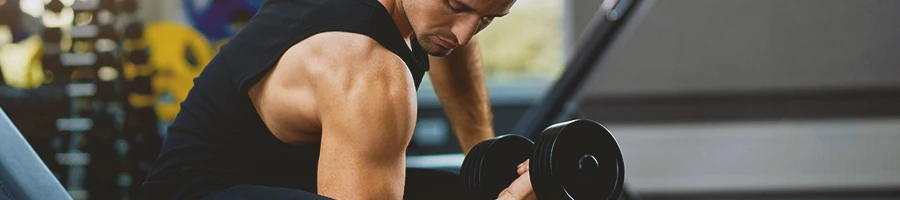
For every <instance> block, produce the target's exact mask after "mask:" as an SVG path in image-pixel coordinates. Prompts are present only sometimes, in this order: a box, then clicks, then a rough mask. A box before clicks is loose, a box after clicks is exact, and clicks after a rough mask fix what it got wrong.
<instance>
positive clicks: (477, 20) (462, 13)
mask: <svg viewBox="0 0 900 200" xmlns="http://www.w3.org/2000/svg"><path fill="white" fill-rule="evenodd" d="M515 2H516V0H403V1H402V6H403V9H404V10H405V12H406V17H407V19H408V20H409V23H410V25H411V26H412V29H413V32H414V33H415V35H416V39H417V40H418V41H419V44H420V45H422V48H423V49H425V51H427V52H428V54H430V55H432V56H446V55H447V54H449V53H450V51H452V50H453V49H455V48H456V47H459V46H463V45H466V44H468V43H469V41H470V40H471V39H472V37H473V36H475V34H476V33H478V32H479V31H481V30H482V29H484V28H485V27H487V25H488V24H490V23H491V21H492V20H494V18H496V17H502V16H503V15H506V14H507V13H509V8H510V7H512V5H513V3H515Z"/></svg>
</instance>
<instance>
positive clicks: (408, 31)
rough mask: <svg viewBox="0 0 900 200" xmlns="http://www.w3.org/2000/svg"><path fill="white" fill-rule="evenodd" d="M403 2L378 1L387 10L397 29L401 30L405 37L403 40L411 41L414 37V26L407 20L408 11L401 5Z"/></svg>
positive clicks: (398, 0) (396, 0)
mask: <svg viewBox="0 0 900 200" xmlns="http://www.w3.org/2000/svg"><path fill="white" fill-rule="evenodd" d="M402 1H403V0H378V2H379V3H381V5H384V8H386V9H387V11H388V14H390V15H391V19H393V20H394V24H396V25H397V29H399V30H400V35H403V39H407V40H409V39H410V37H412V35H413V31H412V26H411V25H410V24H409V20H407V18H406V11H404V10H403V6H402V5H401V3H402Z"/></svg>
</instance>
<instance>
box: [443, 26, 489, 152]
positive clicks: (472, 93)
mask: <svg viewBox="0 0 900 200" xmlns="http://www.w3.org/2000/svg"><path fill="white" fill-rule="evenodd" d="M430 61H431V72H430V73H429V76H430V77H431V80H432V81H431V82H432V85H433V87H434V91H435V93H436V94H437V96H438V99H439V100H440V102H441V105H443V107H444V110H445V112H446V113H447V116H448V118H449V119H450V124H451V126H452V127H453V130H454V132H455V133H456V137H457V139H459V143H460V146H461V148H462V151H463V153H468V151H469V149H471V148H472V147H473V146H475V144H477V143H478V142H481V141H483V140H487V139H490V138H492V137H494V129H493V114H492V113H491V105H490V100H489V97H488V91H487V86H486V83H485V74H484V69H483V68H482V64H481V56H480V55H479V52H478V49H477V44H476V43H475V42H470V43H469V44H468V45H467V46H464V47H460V48H458V49H456V50H454V51H453V53H451V54H450V55H448V56H446V57H440V58H438V57H431V59H430Z"/></svg>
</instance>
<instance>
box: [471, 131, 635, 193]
mask: <svg viewBox="0 0 900 200" xmlns="http://www.w3.org/2000/svg"><path fill="white" fill-rule="evenodd" d="M529 158H530V159H531V161H530V162H529V171H528V173H529V175H530V176H531V184H532V188H533V189H534V192H535V194H536V196H537V197H538V199H618V198H619V196H620V195H621V193H622V185H623V182H624V178H625V165H624V162H623V160H622V152H621V150H620V149H619V146H618V143H617V142H616V140H615V138H614V137H613V136H612V134H610V132H609V131H608V130H607V129H606V128H604V127H603V126H602V125H600V124H598V123H596V122H593V121H590V120H581V119H579V120H572V121H568V122H562V123H558V124H554V125H552V126H550V127H549V128H547V129H545V130H544V131H543V132H541V134H540V135H539V136H538V138H537V140H536V142H534V143H532V142H531V141H530V140H528V139H527V138H525V137H522V136H518V135H504V136H499V137H497V138H494V139H490V140H487V141H484V142H481V143H479V144H477V145H475V147H473V148H472V150H471V151H469V154H468V155H467V156H466V158H465V160H464V161H463V165H462V168H461V169H460V173H461V174H462V177H463V184H464V188H465V192H466V195H468V196H469V198H472V199H495V198H497V196H498V195H499V194H500V192H501V191H503V189H505V188H506V187H508V186H509V185H510V184H511V183H512V182H513V181H514V180H515V179H516V178H518V173H517V172H516V169H517V167H516V166H517V165H518V164H520V163H522V162H524V161H525V160H526V159H529Z"/></svg>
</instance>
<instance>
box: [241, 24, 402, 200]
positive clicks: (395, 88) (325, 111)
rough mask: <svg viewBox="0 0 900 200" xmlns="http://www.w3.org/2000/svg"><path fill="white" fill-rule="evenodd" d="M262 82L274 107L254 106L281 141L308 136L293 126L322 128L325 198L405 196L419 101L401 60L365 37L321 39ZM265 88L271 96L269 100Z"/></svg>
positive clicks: (288, 56) (294, 51) (300, 48)
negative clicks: (409, 147)
mask: <svg viewBox="0 0 900 200" xmlns="http://www.w3.org/2000/svg"><path fill="white" fill-rule="evenodd" d="M261 82H264V84H265V85H266V88H267V89H263V92H261V93H263V95H259V96H262V97H267V98H268V99H269V101H259V100H255V101H258V102H261V103H257V104H258V106H257V109H258V110H261V111H265V110H268V111H269V112H267V113H268V114H267V113H263V112H261V116H262V117H263V119H264V121H266V122H267V126H269V127H270V129H271V130H273V133H274V134H275V135H276V136H277V137H278V138H279V139H281V140H283V141H287V142H290V141H298V140H302V139H298V137H299V138H303V137H302V136H298V135H304V134H300V132H301V131H298V130H300V129H299V128H291V125H295V124H296V123H302V122H300V121H303V120H304V119H309V118H311V119H314V121H317V122H319V123H318V124H317V125H318V126H319V127H320V128H321V129H320V130H321V152H320V156H319V163H318V172H317V173H318V179H317V185H318V191H317V192H318V193H319V194H320V195H324V196H327V197H331V198H336V199H400V198H402V196H403V186H404V178H405V165H406V163H405V156H406V147H407V145H408V144H409V140H410V138H411V136H412V131H413V128H414V126H415V116H416V99H415V98H416V97H415V86H414V85H413V81H412V77H411V76H410V74H409V71H408V70H407V69H406V67H404V64H403V62H402V60H400V58H398V57H397V56H396V55H394V54H393V53H391V52H390V51H388V50H386V49H384V48H383V47H382V46H380V45H379V44H378V43H377V42H376V41H374V40H372V39H370V38H368V37H366V36H362V35H358V34H353V33H342V32H328V33H322V34H318V35H315V36H312V37H310V38H308V39H306V40H304V41H303V42H300V43H298V44H297V45H295V46H294V47H292V48H291V49H290V50H288V52H286V53H285V55H284V57H283V58H282V60H281V61H279V63H278V65H277V66H276V67H275V69H273V71H272V72H270V73H269V75H268V76H267V77H265V78H263V80H261ZM277 88H281V89H277ZM266 90H269V91H273V92H270V94H269V95H265V93H266V92H267V91H266ZM251 96H253V91H251ZM257 99H259V98H257ZM272 99H275V100H272ZM267 102H268V103H267ZM309 102H312V103H309ZM271 113H280V114H271ZM270 121H274V122H280V123H269V122H270ZM273 125H274V126H280V127H281V128H273ZM275 130H281V131H275Z"/></svg>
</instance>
